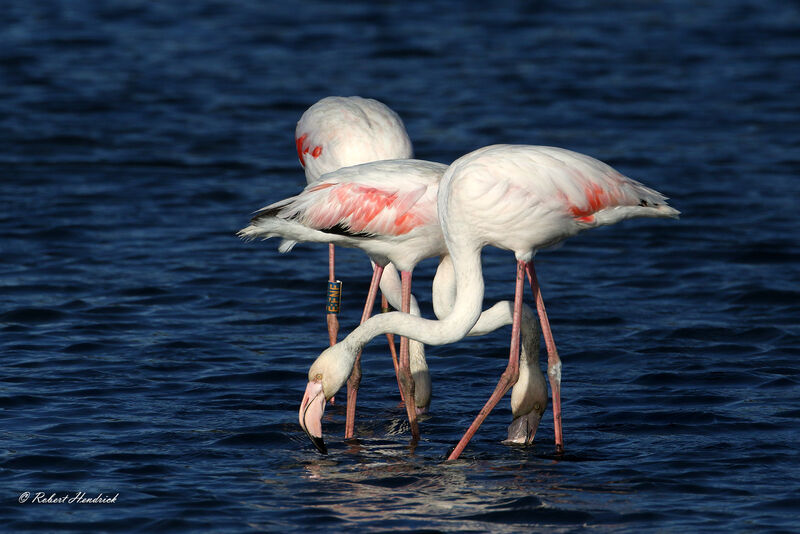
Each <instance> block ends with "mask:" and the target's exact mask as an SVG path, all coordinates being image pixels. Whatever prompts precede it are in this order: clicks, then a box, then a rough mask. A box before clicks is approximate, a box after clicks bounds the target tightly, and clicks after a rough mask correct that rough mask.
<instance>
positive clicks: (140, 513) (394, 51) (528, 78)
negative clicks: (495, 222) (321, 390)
mask: <svg viewBox="0 0 800 534" xmlns="http://www.w3.org/2000/svg"><path fill="white" fill-rule="evenodd" d="M0 27H2V31H0V206H2V210H0V228H1V229H2V235H1V236H0V346H1V347H2V357H0V366H2V367H1V368H2V373H0V410H1V411H0V420H2V425H1V426H0V436H1V438H0V439H1V441H0V480H1V481H2V484H1V485H0V490H2V491H0V517H2V518H4V521H5V522H6V523H5V526H6V527H8V528H9V529H11V530H13V531H15V532H23V531H58V530H75V531H93V532H100V531H117V530H139V531H142V532H153V531H159V530H169V531H190V530H199V531H210V530H214V531H231V532H234V531H235V532H241V531H248V530H253V531H258V530H287V529H289V527H290V526H293V525H294V526H296V525H301V526H302V525H305V526H309V527H316V528H323V529H335V530H344V529H356V528H357V529H363V530H368V531H370V530H383V529H386V530H391V529H402V530H408V529H431V530H440V531H447V530H457V529H463V530H467V531H469V530H472V531H487V530H491V531H494V532H511V531H514V532H519V531H530V530H537V529H541V530H548V531H549V530H551V529H556V530H559V531H577V530H580V529H581V528H582V527H584V526H588V527H591V528H592V529H593V530H595V531H600V532H642V531H647V530H651V531H659V532H701V531H707V532H719V531H721V530H723V529H726V530H732V531H741V532H767V531H772V532H790V531H797V530H798V529H800V524H798V516H797V510H798V508H799V507H800V499H798V489H800V461H799V460H800V458H799V457H798V447H797V426H798V425H797V423H798V419H799V418H800V400H799V398H800V395H798V379H799V375H800V364H798V361H797V360H798V356H800V326H798V317H800V274H799V273H798V259H800V243H799V241H800V239H799V238H798V235H800V232H798V229H799V228H798V226H800V225H798V223H797V218H798V212H797V205H798V200H800V183H799V182H798V179H799V175H800V128H798V124H800V102H799V101H798V100H799V99H798V96H797V95H798V94H800V8H799V7H798V5H797V3H795V2H790V1H780V0H765V1H758V2H756V1H745V0H730V1H717V2H714V1H709V2H696V1H689V0H673V1H663V2H638V1H633V0H630V1H622V0H620V1H613V2H593V1H588V0H586V1H580V0H567V1H560V2H555V1H553V2H550V1H540V2H510V1H500V2H492V3H491V6H489V5H487V3H485V2H470V3H459V2H452V3H451V2H436V1H432V2H419V3H414V2H366V3H352V2H341V3H339V2H337V3H334V2H331V3H325V2H317V1H313V0H311V1H307V0H304V1H303V2H301V3H289V2H285V3H279V2H261V1H255V0H254V1H239V2H222V1H220V2H214V1H210V0H203V1H186V2H177V1H159V2H147V1H135V0H130V1H121V0H118V1H110V2H88V1H86V2H81V1H71V2H67V1H64V2H55V1H53V2H47V1H37V2H22V1H11V2H6V3H4V5H3V8H2V9H0ZM331 94H338V95H351V94H359V95H362V96H369V97H373V98H377V99H380V100H382V101H384V102H386V103H387V104H388V105H389V106H391V107H392V108H393V109H395V110H396V111H397V112H398V113H399V114H400V115H401V116H402V117H403V119H404V120H405V122H406V125H407V128H408V130H409V133H410V135H411V138H412V140H413V142H414V144H415V148H416V155H417V157H419V158H421V159H430V160H435V161H441V162H450V161H452V160H453V159H455V158H456V157H458V156H460V155H462V154H464V153H466V152H468V151H470V150H473V149H475V148H478V147H480V146H483V145H487V144H492V143H501V142H511V143H527V144H546V145H556V146H562V147H565V148H570V149H573V150H577V151H580V152H584V153H587V154H589V155H592V156H595V157H597V158H599V159H602V160H604V161H606V162H608V163H610V164H611V165H613V166H615V167H616V168H618V169H619V170H620V171H622V172H623V173H625V174H627V175H629V176H631V177H634V178H636V179H639V180H641V181H643V182H645V183H646V184H648V185H650V186H652V187H654V188H656V189H658V190H660V191H662V192H664V193H665V194H666V195H668V196H669V197H671V199H672V200H671V202H672V203H673V205H674V206H675V207H677V208H678V209H680V210H681V211H682V212H683V216H682V219H681V220H680V221H678V222H673V221H652V220H638V221H636V220H634V221H628V222H625V223H623V224H619V225H617V226H615V227H611V228H606V229H600V230H594V231H592V232H588V233H586V234H583V235H581V236H579V237H577V238H575V239H573V240H571V241H570V242H568V243H567V244H566V245H565V246H564V247H563V248H561V249H560V250H557V251H554V252H544V253H541V254H539V257H538V260H539V261H538V271H539V278H540V281H541V283H542V285H543V291H544V295H545V299H546V301H547V302H548V306H549V308H548V309H549V312H550V316H551V321H552V325H553V329H554V334H555V337H556V340H557V342H558V344H559V349H560V352H561V354H562V359H563V362H564V369H563V380H564V381H563V389H562V395H563V399H564V432H565V444H566V448H567V452H566V454H565V455H564V456H563V457H556V456H555V455H554V447H553V441H552V419H551V418H550V416H549V413H550V412H549V411H548V414H547V415H546V417H545V421H544V423H543V424H542V427H541V429H540V431H539V434H538V436H537V438H538V439H537V444H536V445H535V446H533V447H530V448H527V449H520V448H510V447H506V446H503V445H501V444H500V443H499V441H500V440H501V439H502V438H503V437H504V436H505V427H506V425H507V424H508V423H509V422H510V412H509V409H508V404H507V402H506V401H503V402H502V403H501V404H500V405H499V407H498V409H497V410H496V411H495V412H494V413H493V414H492V416H491V417H490V418H489V419H488V421H487V422H486V424H485V425H484V426H483V427H482V428H481V431H480V433H479V434H478V436H477V437H476V439H475V440H473V442H472V443H471V445H470V447H469V448H468V449H467V450H466V452H465V453H464V455H463V459H462V460H460V461H458V462H455V463H448V464H445V463H443V462H442V458H443V455H444V454H445V452H446V450H447V449H448V448H449V447H451V446H452V445H454V444H455V442H456V441H457V440H458V437H459V436H460V433H461V432H462V431H463V430H464V429H465V428H466V427H467V425H468V424H469V422H470V421H471V419H472V418H473V417H474V415H475V413H476V412H477V410H478V409H479V407H480V406H481V405H482V403H483V402H484V400H485V398H487V397H488V395H489V393H490V392H491V390H492V389H493V387H494V384H495V382H496V380H497V378H498V377H499V374H500V372H501V371H502V369H503V368H504V365H505V364H504V360H505V359H506V358H507V343H508V340H507V337H508V329H503V330H501V331H499V332H496V333H495V334H494V335H491V336H488V337H487V338H483V339H469V340H467V341H463V342H461V343H457V344H454V345H451V346H446V347H437V348H431V349H430V350H429V362H430V365H431V371H432V375H433V380H434V383H433V387H434V400H433V404H432V407H431V414H430V417H428V418H427V419H426V420H425V421H423V423H422V426H421V430H422V433H423V441H422V442H421V443H420V444H419V446H418V447H417V449H416V450H415V451H414V452H413V453H412V452H411V451H409V450H408V432H407V428H406V426H407V425H404V424H403V420H404V412H403V410H402V408H400V407H399V406H398V398H397V393H396V383H395V379H394V377H393V374H392V370H391V364H390V363H389V361H390V360H389V358H388V354H387V351H386V347H385V342H382V341H379V340H377V341H376V342H374V343H373V344H371V345H370V346H369V347H368V351H367V352H366V354H365V357H364V358H365V366H364V371H365V378H364V382H363V387H362V389H361V394H360V395H359V401H360V407H361V408H360V414H359V419H358V427H357V430H358V434H359V439H358V441H356V442H349V443H345V442H343V440H342V438H341V436H342V432H343V415H342V406H341V405H337V406H336V407H334V408H332V409H330V410H329V412H328V414H327V415H326V420H325V426H326V430H327V431H328V433H329V447H330V449H331V454H330V455H329V456H328V457H325V458H323V457H320V456H318V455H317V454H316V453H315V452H314V451H313V449H312V448H311V447H310V445H309V443H308V442H307V440H306V439H305V437H304V435H303V434H302V432H301V431H300V429H299V427H298V425H297V423H296V417H297V415H296V413H297V412H296V410H297V406H298V404H299V401H300V398H301V395H302V391H303V388H304V386H305V381H306V376H305V374H306V371H307V369H308V366H309V365H310V364H311V362H312V361H313V359H314V358H315V357H316V355H317V354H318V353H319V351H320V350H321V349H322V348H323V347H324V345H325V343H326V341H325V340H326V335H325V322H324V316H323V305H324V295H323V291H324V279H325V273H326V267H325V265H324V263H323V261H322V260H323V258H324V249H323V248H321V247H315V246H310V245H309V246H298V247H297V248H296V249H295V250H294V251H293V252H292V253H291V254H289V255H286V256H280V255H279V254H278V253H277V251H276V245H277V243H273V242H267V243H251V244H246V243H242V242H240V241H239V240H238V239H237V238H236V237H235V235H234V234H235V232H236V230H237V229H239V228H240V227H242V226H243V225H244V224H245V223H246V222H247V219H248V215H249V213H251V212H252V211H253V210H255V209H257V208H259V207H261V206H262V205H264V204H266V203H268V202H271V201H275V200H278V199H280V198H283V197H286V196H289V195H291V194H294V193H295V192H297V191H299V190H300V188H301V187H302V186H303V185H304V183H305V180H304V176H303V173H302V171H301V169H300V167H299V165H298V162H297V158H296V154H295V149H294V142H293V133H294V125H295V123H296V121H297V119H298V118H299V117H300V115H301V113H302V112H303V111H304V110H305V109H306V108H307V107H308V106H309V105H311V104H312V103H313V102H315V101H316V100H318V99H319V98H321V97H324V96H327V95H331ZM340 257H341V260H340V274H341V277H342V278H343V280H344V284H345V293H344V305H345V306H344V310H343V312H342V315H341V317H340V320H341V322H342V325H343V329H344V331H345V332H347V331H349V330H351V329H352V328H353V327H354V326H355V324H356V323H357V320H358V317H359V315H360V311H359V307H360V301H361V299H362V298H363V295H364V293H365V291H366V284H367V282H368V273H369V267H368V263H367V260H366V258H365V257H364V256H363V254H361V253H359V252H356V251H344V252H342V253H341V255H340ZM484 263H485V266H486V273H485V275H486V278H487V301H489V302H490V301H495V300H499V299H507V298H510V296H511V294H512V278H513V273H514V265H513V257H512V256H511V255H510V254H508V253H505V252H501V251H497V250H487V252H486V253H485V255H484ZM433 265H434V264H433V262H427V263H424V264H422V265H421V266H420V267H419V269H418V270H417V272H416V274H417V276H416V281H417V283H416V288H417V291H416V292H417V295H418V297H419V298H420V300H421V301H422V304H423V308H424V310H426V313H429V310H430V304H429V302H430V294H429V290H428V289H427V287H429V283H428V281H429V279H430V276H431V274H432V270H433ZM529 302H530V301H529ZM37 491H41V492H46V493H47V494H50V493H57V494H59V495H62V494H66V493H70V495H72V494H74V493H75V492H77V491H84V492H87V494H88V495H89V496H92V495H96V494H97V493H100V492H103V493H106V494H116V493H119V497H118V499H117V502H116V504H107V505H100V504H96V505H89V504H83V505H78V504H72V505H70V504H49V505H45V504H35V503H31V502H30V501H29V502H27V503H25V504H20V503H18V498H19V496H20V494H21V493H23V492H31V493H35V492H37Z"/></svg>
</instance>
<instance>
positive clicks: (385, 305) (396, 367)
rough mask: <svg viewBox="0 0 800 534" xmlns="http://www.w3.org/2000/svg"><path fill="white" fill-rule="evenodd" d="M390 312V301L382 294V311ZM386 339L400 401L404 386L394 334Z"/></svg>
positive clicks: (388, 335) (387, 335)
mask: <svg viewBox="0 0 800 534" xmlns="http://www.w3.org/2000/svg"><path fill="white" fill-rule="evenodd" d="M388 312H389V302H388V301H387V300H386V297H385V296H383V295H381V313H388ZM386 340H387V341H388V342H389V352H390V353H391V354H392V364H393V365H394V374H395V376H397V387H398V388H399V389H400V401H401V402H402V401H403V386H401V385H400V367H399V365H398V363H397V350H396V349H395V347H394V334H386Z"/></svg>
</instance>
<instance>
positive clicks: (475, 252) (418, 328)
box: [340, 247, 483, 351]
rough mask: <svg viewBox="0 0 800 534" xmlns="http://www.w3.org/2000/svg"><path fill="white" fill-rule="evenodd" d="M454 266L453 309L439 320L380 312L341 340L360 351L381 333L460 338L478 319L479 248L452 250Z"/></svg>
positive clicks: (439, 341) (438, 341)
mask: <svg viewBox="0 0 800 534" xmlns="http://www.w3.org/2000/svg"><path fill="white" fill-rule="evenodd" d="M450 253H451V256H452V260H453V266H454V269H455V278H456V300H455V304H454V305H453V310H452V312H451V313H450V314H449V315H447V317H445V318H444V319H442V320H439V321H432V320H429V319H422V318H421V317H413V316H411V315H408V314H405V313H399V312H392V313H382V314H380V315H377V316H375V317H372V318H371V319H369V320H368V321H366V322H365V323H363V324H362V325H361V326H359V327H358V328H356V329H355V330H353V332H352V333H351V334H350V335H348V336H347V337H346V338H345V339H344V340H342V341H341V342H340V343H341V344H343V345H345V346H346V348H347V349H348V351H350V350H355V351H357V350H359V349H360V348H362V347H363V346H364V345H365V344H367V343H368V342H369V341H370V340H371V339H372V338H374V337H375V336H378V335H381V334H387V333H391V334H395V335H400V336H405V337H407V338H410V339H414V340H416V341H419V342H421V343H424V344H426V345H444V344H445V343H453V342H455V341H458V340H460V339H462V338H463V337H464V336H466V335H467V333H468V332H469V331H470V329H471V328H472V327H473V326H474V325H475V323H476V322H477V321H478V317H480V314H481V306H482V304H483V273H482V272H481V257H480V250H479V249H476V248H475V247H463V248H462V249H461V250H458V249H456V250H452V247H451V251H450Z"/></svg>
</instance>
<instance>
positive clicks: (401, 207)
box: [239, 160, 547, 452]
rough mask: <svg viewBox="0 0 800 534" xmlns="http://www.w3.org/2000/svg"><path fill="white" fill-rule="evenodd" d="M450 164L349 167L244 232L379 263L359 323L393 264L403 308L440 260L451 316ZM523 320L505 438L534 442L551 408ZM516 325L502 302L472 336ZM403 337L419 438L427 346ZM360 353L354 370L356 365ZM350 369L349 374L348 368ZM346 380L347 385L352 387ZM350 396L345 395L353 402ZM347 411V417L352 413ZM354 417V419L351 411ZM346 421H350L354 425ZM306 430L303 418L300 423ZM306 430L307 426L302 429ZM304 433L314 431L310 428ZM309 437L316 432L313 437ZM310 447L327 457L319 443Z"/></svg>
mask: <svg viewBox="0 0 800 534" xmlns="http://www.w3.org/2000/svg"><path fill="white" fill-rule="evenodd" d="M446 169H447V166H446V165H442V164H439V163H430V162H425V161H418V160H397V161H378V162H372V163H368V164H363V165H356V166H352V167H346V168H343V169H340V170H338V171H336V172H333V173H329V174H327V175H325V176H323V177H322V179H321V180H320V181H318V182H317V183H315V184H313V185H310V186H308V187H306V189H305V190H304V191H303V192H302V193H300V194H299V195H297V196H295V197H291V198H288V199H286V200H282V201H280V202H277V203H275V204H272V205H269V206H267V207H265V208H262V209H261V210H259V211H258V212H256V214H255V215H254V216H253V219H252V220H251V224H250V226H248V227H247V228H244V229H243V230H241V231H240V232H239V234H240V235H241V236H242V237H244V238H255V237H261V238H264V239H266V238H269V237H281V238H283V241H282V243H281V245H280V250H281V251H284V252H285V251H287V250H289V249H290V248H291V247H292V246H293V245H294V244H295V243H296V242H298V241H312V242H326V243H333V244H336V245H341V246H347V247H356V248H360V249H362V250H364V251H365V252H366V253H367V254H368V255H369V257H370V259H371V260H372V261H373V263H374V264H375V271H374V274H373V280H372V283H371V285H370V291H369V297H368V299H367V304H366V306H365V308H364V313H363V314H362V323H363V322H364V321H366V320H367V319H368V318H369V315H370V311H371V310H372V307H373V304H374V299H375V293H376V292H377V284H378V281H379V280H380V279H381V273H382V272H383V270H384V268H385V267H387V266H388V265H395V266H396V267H397V268H398V269H400V271H401V273H402V299H403V306H402V308H403V309H404V310H406V311H407V310H408V309H409V306H410V304H414V307H413V308H412V310H411V311H412V313H414V314H415V315H419V310H418V307H417V306H416V304H415V303H412V302H411V298H410V295H411V292H410V288H411V274H412V271H413V269H414V267H415V266H416V264H417V263H418V262H419V261H421V260H422V259H425V258H428V257H433V256H437V255H443V257H442V258H441V260H440V264H439V267H438V269H437V273H436V276H435V279H434V311H435V313H436V314H437V316H438V317H443V316H445V315H447V314H448V313H450V311H451V309H452V306H453V302H454V298H455V291H454V287H455V281H454V278H453V266H452V261H451V260H450V258H449V257H448V256H447V249H446V246H445V242H444V237H443V235H442V231H441V227H440V226H439V222H438V218H437V207H436V199H437V195H438V185H439V181H440V179H441V177H442V175H443V174H444V172H445V170H446ZM526 311H527V315H526V320H525V321H524V323H523V375H524V378H525V379H524V380H520V382H519V383H518V387H515V390H514V393H513V394H512V414H513V415H514V420H513V421H512V425H511V426H510V427H509V437H508V440H507V441H510V442H518V443H530V442H531V441H532V439H533V436H534V435H535V432H536V428H537V427H538V422H539V420H540V418H541V415H542V413H543V411H544V409H545V406H546V404H547V386H546V383H545V379H544V376H543V375H542V372H541V369H540V368H539V366H538V361H537V357H538V353H539V350H538V335H539V334H538V325H537V324H536V321H535V319H534V318H533V315H532V313H531V312H530V310H528V309H527V308H526ZM511 322H512V306H511V305H510V303H508V302H505V303H498V304H496V305H495V306H494V307H492V308H491V309H489V310H487V311H486V312H485V313H484V315H482V316H481V319H480V320H479V321H478V322H477V324H476V325H475V326H474V328H473V329H472V331H471V332H470V335H483V334H485V333H488V332H490V331H493V330H494V329H496V328H498V327H500V326H502V325H505V324H511ZM405 339H406V338H403V339H401V350H400V364H399V369H400V371H399V373H398V381H399V385H400V388H401V391H402V392H403V396H404V398H406V399H410V401H411V402H406V407H407V410H408V413H409V420H410V421H411V424H412V435H415V436H416V437H418V425H417V424H416V417H415V416H416V415H419V413H421V412H422V411H423V410H424V409H425V408H426V407H427V405H428V403H429V402H430V378H429V375H428V372H427V364H426V362H425V358H424V352H423V350H422V345H421V344H419V343H417V342H413V343H411V344H410V345H411V347H412V348H414V347H415V346H418V347H417V350H416V351H414V350H411V351H410V355H409V346H408V345H409V344H408V342H407V341H406V344H405V345H404V343H403V340H405ZM359 359H360V355H357V356H356V362H355V363H353V367H354V368H355V367H357V365H358V363H357V362H358V360H359ZM348 372H350V371H349V370H348ZM349 383H350V382H349V381H348V385H349ZM349 398H350V392H349V391H348V399H349ZM349 415H350V412H348V416H349ZM352 415H353V416H354V414H352ZM353 419H354V417H353V418H352V419H351V418H350V417H348V423H349V422H350V421H351V420H353ZM300 421H301V425H303V418H302V417H301V418H300ZM303 428H304V429H305V426H304V427H303ZM307 433H309V432H308V431H307ZM309 436H310V437H312V434H311V433H309ZM312 442H314V444H315V445H316V446H317V448H318V449H319V450H320V451H321V452H324V451H325V450H326V449H325V445H324V442H323V441H321V440H315V439H314V438H313V437H312Z"/></svg>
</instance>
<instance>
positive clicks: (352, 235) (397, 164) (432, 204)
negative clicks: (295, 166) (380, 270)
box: [239, 160, 447, 271]
mask: <svg viewBox="0 0 800 534" xmlns="http://www.w3.org/2000/svg"><path fill="white" fill-rule="evenodd" d="M446 169H447V166H446V165H443V164H441V163H432V162H427V161H419V160H397V161H376V162H373V163H367V164H363V165H356V166H353V167H345V168H343V169H339V170H338V171H335V172H332V173H329V174H326V175H325V176H323V177H322V179H321V180H319V181H317V182H315V183H313V184H311V185H309V186H307V187H306V188H305V189H304V190H303V192H302V193H300V194H299V195H297V196H294V197H291V198H288V199H286V200H282V201H280V202H277V203H275V204H271V205H269V206H266V207H265V208H262V209H260V210H259V211H258V212H256V213H255V215H254V216H253V218H252V220H251V222H250V225H249V226H248V227H246V228H244V229H243V230H241V231H240V232H239V235H240V236H242V237H245V238H254V237H261V238H264V239H266V238H269V237H282V238H283V239H284V241H283V243H282V244H281V251H287V250H290V249H291V247H292V246H294V244H295V243H296V242H298V241H312V242H322V243H333V244H335V245H340V246H345V247H351V248H360V249H361V250H363V251H364V252H366V253H367V254H368V255H369V257H370V259H372V260H373V261H374V262H375V263H377V264H379V265H382V266H385V265H386V264H387V263H389V262H391V263H392V264H394V265H395V267H397V268H398V269H399V270H401V271H410V270H412V269H413V268H414V266H415V265H416V264H417V263H419V262H420V261H421V260H423V259H425V258H430V257H432V256H436V255H439V254H442V253H444V252H446V248H445V244H444V237H443V236H442V232H441V227H440V226H439V224H438V219H437V212H436V209H437V207H436V199H437V192H438V188H439V180H440V179H441V177H442V175H443V174H444V171H445V170H446Z"/></svg>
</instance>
